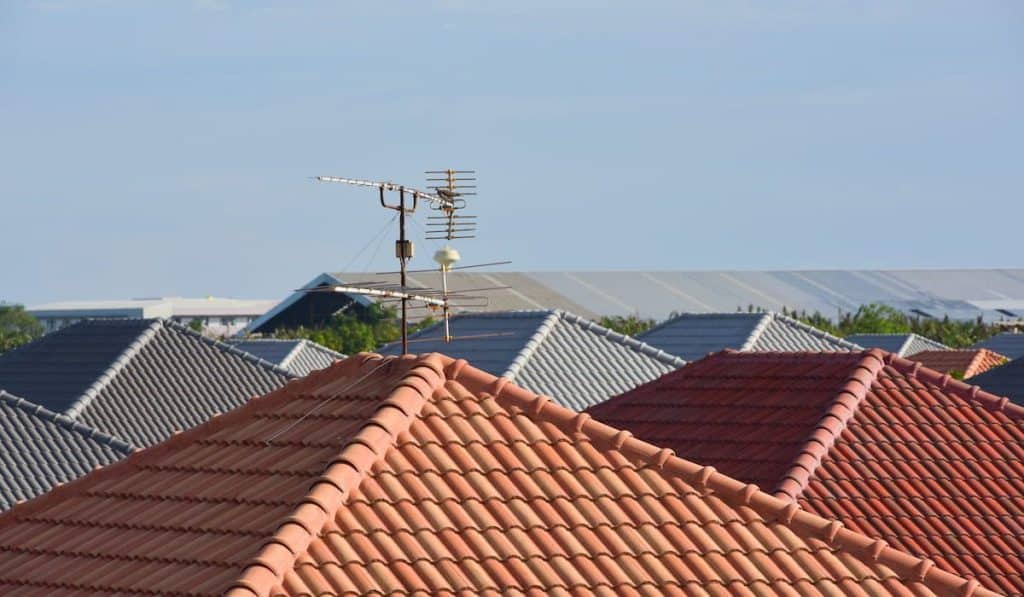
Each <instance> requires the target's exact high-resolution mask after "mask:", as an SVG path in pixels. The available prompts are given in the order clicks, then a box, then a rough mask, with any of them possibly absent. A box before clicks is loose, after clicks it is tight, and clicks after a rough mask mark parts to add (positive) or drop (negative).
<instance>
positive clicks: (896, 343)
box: [846, 334, 950, 357]
mask: <svg viewBox="0 0 1024 597" xmlns="http://www.w3.org/2000/svg"><path fill="white" fill-rule="evenodd" d="M846 339H847V340H849V341H850V342H855V343H857V344H860V345H861V346H863V347H865V348H881V349H882V350H884V351H886V352H891V353H893V354H895V355H899V356H901V357H909V356H910V355H914V354H917V353H919V352H921V351H922V350H949V349H950V348H949V347H948V346H946V345H945V344H943V343H941V342H936V341H935V340H932V339H931V338H926V337H924V336H919V335H917V334H850V335H849V336H847V337H846Z"/></svg>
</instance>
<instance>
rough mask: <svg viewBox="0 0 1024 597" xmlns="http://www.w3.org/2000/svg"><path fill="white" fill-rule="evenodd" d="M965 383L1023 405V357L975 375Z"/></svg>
mask: <svg viewBox="0 0 1024 597" xmlns="http://www.w3.org/2000/svg"><path fill="white" fill-rule="evenodd" d="M967 383H969V384H971V385H976V386H980V387H981V389H983V390H985V391H988V392H991V393H993V394H996V395H997V396H1006V397H1007V398H1009V399H1010V401H1011V402H1015V403H1017V404H1021V405H1024V357H1017V358H1016V359H1014V360H1012V361H1010V362H1009V363H1006V364H1005V365H1000V366H998V367H993V368H991V369H989V370H988V371H986V372H984V373H981V374H979V375H975V376H974V377H972V378H970V379H969V380H968V381H967Z"/></svg>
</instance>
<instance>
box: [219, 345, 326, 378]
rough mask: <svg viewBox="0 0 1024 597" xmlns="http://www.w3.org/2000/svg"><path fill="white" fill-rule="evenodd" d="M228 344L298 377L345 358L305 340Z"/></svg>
mask: <svg viewBox="0 0 1024 597" xmlns="http://www.w3.org/2000/svg"><path fill="white" fill-rule="evenodd" d="M228 344H230V345H232V346H234V347H235V348H237V349H239V350H243V351H245V352H247V353H249V354H251V355H254V356H256V357H259V358H261V359H263V360H264V361H269V362H271V363H274V364H275V365H277V366H278V367H281V368H282V369H287V370H288V371H290V372H291V373H292V374H294V375H296V376H298V377H305V376H307V375H309V374H310V373H312V372H313V371H316V370H317V369H323V368H324V367H327V366H329V365H330V364H331V363H333V362H334V361H337V360H339V359H343V358H345V355H343V354H341V353H340V352H336V351H333V350H331V349H330V348H327V347H326V346H321V345H319V344H317V343H316V342H312V341H310V340H305V339H300V340H285V339H276V338H268V339H253V338H249V339H245V340H228Z"/></svg>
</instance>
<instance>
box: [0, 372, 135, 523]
mask: <svg viewBox="0 0 1024 597" xmlns="http://www.w3.org/2000/svg"><path fill="white" fill-rule="evenodd" d="M131 451H132V448H131V446H129V445H128V443H127V442H124V441H122V440H119V439H117V438H115V437H112V436H110V435H107V434H106V433H102V432H100V431H97V430H95V429H92V428H90V427H88V426H87V425H83V424H81V423H78V422H76V421H74V420H72V419H70V418H69V417H66V416H64V415H60V414H58V413H55V412H53V411H51V410H47V409H45V408H43V407H42V406H39V405H38V404H33V403H31V402H29V401H27V400H24V399H23V398H18V397H17V396H13V395H11V394H8V393H7V392H5V391H3V390H0V463H2V466H0V510H6V509H7V508H10V507H11V506H13V505H14V504H15V503H17V502H18V501H21V500H27V499H30V498H33V497H35V496H37V495H41V494H43V493H46V492H47V491H48V490H49V489H50V488H51V487H53V486H54V485H57V484H58V483H67V482H68V481H71V480H73V479H76V478H78V477H80V476H82V475H84V474H86V473H88V472H89V471H91V470H92V469H94V468H96V467H98V466H105V465H107V464H110V463H111V462H114V461H117V460H120V459H121V458H122V457H124V456H127V455H128V454H129V453H130V452H131Z"/></svg>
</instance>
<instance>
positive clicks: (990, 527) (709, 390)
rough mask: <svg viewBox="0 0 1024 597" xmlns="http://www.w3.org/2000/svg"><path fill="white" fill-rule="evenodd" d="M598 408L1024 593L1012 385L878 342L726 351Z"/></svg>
mask: <svg viewBox="0 0 1024 597" xmlns="http://www.w3.org/2000/svg"><path fill="white" fill-rule="evenodd" d="M588 412H589V413H590V414H592V415H593V416H594V417H595V418H598V419H600V420H601V421H602V422H605V423H608V424H610V425H613V426H616V427H620V428H623V429H628V430H631V431H633V432H634V433H635V434H636V435H637V437H640V438H643V439H648V440H650V441H652V442H654V443H657V444H659V445H663V446H666V447H668V448H671V449H673V450H675V451H676V453H677V454H679V455H680V456H681V457H683V458H693V459H700V458H702V459H703V462H705V463H706V464H709V465H712V466H715V467H717V468H719V469H720V470H722V471H723V472H728V473H730V474H733V475H735V476H736V477H737V478H739V479H740V480H742V481H747V482H752V483H757V484H758V485H759V486H760V487H762V488H763V489H765V490H767V491H772V492H774V494H775V495H776V496H778V497H781V498H784V499H789V500H796V501H798V503H800V504H801V505H802V506H803V507H805V508H807V509H808V510H811V511H812V512H815V513H817V514H820V515H822V516H825V517H834V518H837V519H838V520H841V521H843V523H844V524H847V525H849V526H850V527H851V528H853V529H856V530H858V531H860V532H863V533H865V534H867V535H869V536H873V537H880V538H882V539H885V540H886V541H888V542H889V543H890V544H891V545H893V546H895V547H898V548H900V549H903V550H906V551H908V552H910V553H913V554H916V555H919V556H921V557H928V558H932V559H934V561H935V562H936V563H937V564H938V565H939V567H941V568H943V569H945V570H949V571H951V572H954V573H956V574H960V575H964V576H967V577H970V578H977V579H978V580H979V581H981V582H982V584H983V585H984V586H986V587H988V588H990V589H993V590H995V591H1000V592H1006V593H1017V594H1020V593H1022V592H1024V578H1022V574H1024V423H1022V417H1024V408H1022V407H1020V406H1017V405H1014V404H1010V403H1008V401H1007V400H1006V399H1005V398H1000V397H998V396H994V395H992V394H989V393H987V392H984V391H981V390H980V389H979V388H977V387H972V386H969V385H967V384H965V383H963V382H961V381H957V380H954V379H952V378H951V377H950V376H949V375H944V374H942V373H938V372H935V371H932V370H930V369H926V368H924V367H922V366H921V365H920V364H919V363H914V362H911V361H908V360H906V359H903V358H900V357H896V356H893V355H891V354H888V353H883V352H882V351H880V350H878V349H875V350H872V351H868V352H863V353H852V354H841V353H817V354H811V353H774V354H763V353H762V354H756V353H745V354H741V353H735V352H731V351H727V352H723V353H718V354H715V355H712V356H710V357H708V358H706V359H703V360H701V361H697V362H695V363H691V364H689V365H687V366H686V367H683V368H682V369H680V370H678V371H675V372H673V373H670V374H668V375H666V376H664V377H662V378H660V379H659V380H657V381H654V382H651V383H649V384H647V385H645V386H641V387H639V388H637V389H635V390H633V391H631V392H629V393H626V394H623V395H621V396H618V397H616V398H613V399H611V400H609V401H607V402H605V403H602V404H599V405H597V406H595V407H593V408H591V409H590V410H589V411H588ZM794 428H798V429H794ZM716 455H721V457H720V458H719V457H716Z"/></svg>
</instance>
